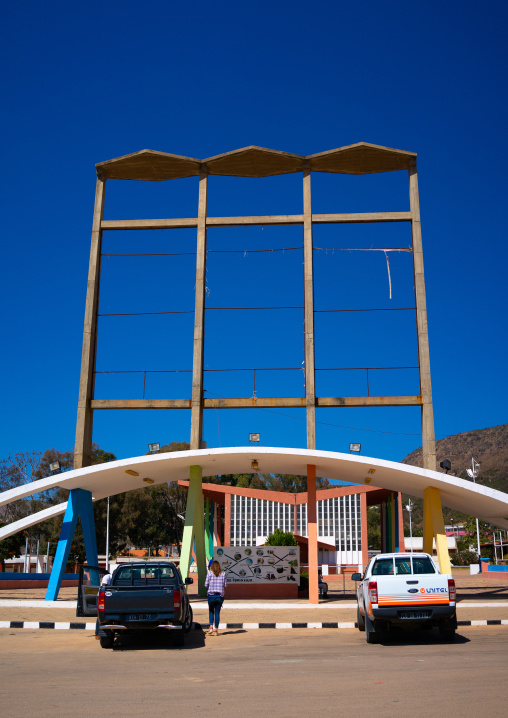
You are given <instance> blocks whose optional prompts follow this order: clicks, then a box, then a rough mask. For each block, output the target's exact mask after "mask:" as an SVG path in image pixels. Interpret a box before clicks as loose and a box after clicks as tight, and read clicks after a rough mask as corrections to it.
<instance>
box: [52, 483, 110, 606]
mask: <svg viewBox="0 0 508 718" xmlns="http://www.w3.org/2000/svg"><path fill="white" fill-rule="evenodd" d="M78 517H81V528H82V530H83V538H84V541H85V551H86V561H87V563H88V565H89V566H97V564H98V562H99V559H98V556H97V539H96V537H95V523H94V518H93V505H92V494H91V493H90V491H85V489H72V490H71V492H70V494H69V499H68V501H67V509H66V510H65V515H64V520H63V524H62V530H61V531H60V538H59V539H58V546H57V548H56V554H55V561H54V563H53V570H52V571H51V576H50V579H49V583H48V590H47V591H46V601H56V599H57V598H58V593H59V591H60V586H61V585H62V579H63V576H64V573H65V566H66V564H67V560H68V558H69V552H70V550H71V544H72V539H73V538H74V532H75V531H76V524H77V522H78Z"/></svg>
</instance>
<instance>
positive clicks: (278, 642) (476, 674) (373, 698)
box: [0, 627, 508, 718]
mask: <svg viewBox="0 0 508 718" xmlns="http://www.w3.org/2000/svg"><path fill="white" fill-rule="evenodd" d="M506 635H507V634H506V629H501V628H497V627H489V628H465V629H462V630H460V631H459V636H458V638H457V641H456V642H455V643H453V644H442V643H440V642H439V639H438V637H437V632H436V631H431V632H428V631H427V632H421V633H418V634H416V633H415V634H410V635H405V634H403V635H394V636H392V638H391V639H390V640H389V641H387V642H385V643H383V644H380V645H367V644H366V642H365V639H364V637H363V634H360V633H359V632H358V631H355V630H344V631H340V632H337V631H335V632H330V631H303V630H298V629H293V630H291V631H282V630H281V631H252V632H249V631H229V632H225V633H223V634H222V635H219V636H218V637H209V638H208V637H205V635H204V633H203V632H202V631H194V632H192V634H190V637H189V640H188V642H187V644H186V646H185V648H183V649H177V648H175V647H173V646H172V644H171V642H170V641H169V640H168V638H167V637H164V639H160V640H159V641H157V642H155V643H154V641H153V640H152V638H150V639H146V638H143V637H135V638H127V637H126V638H125V639H123V641H122V642H120V643H119V644H118V646H117V647H116V648H115V649H114V650H103V649H101V648H100V646H99V644H98V642H97V641H95V640H94V637H93V635H92V634H89V633H85V632H83V631H79V632H74V631H71V632H69V631H66V632H63V631H62V632H59V631H30V630H19V631H15V630H7V631H2V632H1V636H0V674H1V676H2V679H1V681H0V706H1V714H2V718H19V716H23V715H27V716H32V715H37V716H39V717H40V718H46V717H48V718H49V717H51V718H59V717H60V716H66V717H67V716H73V718H85V717H86V718H89V716H91V715H101V714H107V715H108V716H111V717H112V718H114V717H116V716H122V718H124V717H125V716H130V717H133V718H135V717H137V716H142V717H143V718H146V717H147V716H152V715H158V714H160V715H167V714H170V715H187V716H191V717H194V716H198V715H206V716H224V717H226V716H227V717H229V716H238V715H241V716H245V717H246V718H250V717H251V716H256V718H258V717H259V716H260V715H261V716H263V715H265V716H269V717H270V716H277V718H293V717H294V716H295V715H298V716H300V715H301V716H320V717H322V716H328V715H376V716H381V717H383V716H408V715H410V716H416V717H417V718H418V717H419V716H429V715H432V716H446V718H448V717H449V716H450V715H463V716H476V715H488V716H489V718H496V717H498V716H505V715H506V688H505V682H506V676H505V672H506V671H505V666H506V659H507V655H508V648H507V646H508V644H507V641H506Z"/></svg>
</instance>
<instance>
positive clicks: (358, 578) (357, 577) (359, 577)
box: [351, 573, 362, 581]
mask: <svg viewBox="0 0 508 718" xmlns="http://www.w3.org/2000/svg"><path fill="white" fill-rule="evenodd" d="M351 580H352V581H361V580H362V574H361V573H353V574H351Z"/></svg>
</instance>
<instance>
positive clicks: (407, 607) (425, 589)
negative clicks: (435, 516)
mask: <svg viewBox="0 0 508 718" xmlns="http://www.w3.org/2000/svg"><path fill="white" fill-rule="evenodd" d="M351 578H352V579H353V581H361V583H360V585H359V586H358V589H357V597H358V612H357V615H358V628H359V629H360V631H365V638H366V640H367V643H376V642H377V640H378V638H379V637H380V635H381V634H382V633H383V632H385V631H388V630H389V629H390V628H391V627H392V626H398V627H402V628H406V629H407V628H432V627H433V626H437V627H438V628H439V632H440V634H441V638H442V639H443V640H445V641H453V639H454V637H455V629H456V628H457V614H456V592H455V581H454V580H453V578H452V576H451V574H440V573H439V569H438V568H437V566H436V564H435V563H434V561H433V560H432V558H431V557H430V556H429V555H428V554H426V553H412V554H411V553H384V554H378V555H377V556H374V558H372V559H371V560H370V561H369V564H368V566H367V568H366V569H365V573H364V575H363V576H362V575H361V574H359V573H354V574H353V575H352V577H351Z"/></svg>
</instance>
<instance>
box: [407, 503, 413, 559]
mask: <svg viewBox="0 0 508 718" xmlns="http://www.w3.org/2000/svg"><path fill="white" fill-rule="evenodd" d="M412 510H413V503H412V501H411V499H408V502H407V504H406V511H407V512H408V514H409V540H410V542H411V553H413V528H412V526H411V511H412Z"/></svg>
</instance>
